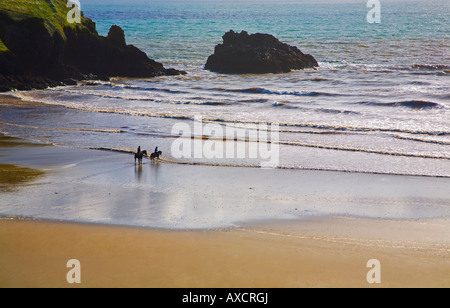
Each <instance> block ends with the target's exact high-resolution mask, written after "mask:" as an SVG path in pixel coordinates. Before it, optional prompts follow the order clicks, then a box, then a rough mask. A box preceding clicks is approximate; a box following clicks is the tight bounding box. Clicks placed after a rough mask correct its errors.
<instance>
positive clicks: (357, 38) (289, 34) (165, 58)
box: [82, 0, 450, 65]
mask: <svg viewBox="0 0 450 308" xmlns="http://www.w3.org/2000/svg"><path fill="white" fill-rule="evenodd" d="M380 3H381V23H379V24H369V23H368V22H367V20H366V15H367V13H368V12H369V10H370V8H367V6H366V2H365V1H356V2H355V1H353V3H346V2H345V1H344V2H343V1H318V2H314V1H146V0H131V1H95V0H94V1H85V3H83V2H82V8H83V10H84V14H85V16H87V17H90V18H92V19H93V20H95V21H96V23H97V28H98V31H99V33H100V34H102V35H106V34H107V33H108V30H109V28H110V26H111V24H118V25H119V26H121V27H123V28H124V30H125V32H126V35H127V37H128V42H129V43H131V44H135V45H136V46H138V47H139V48H142V49H143V50H144V51H145V52H147V53H148V54H149V55H150V56H151V57H153V58H155V59H157V60H159V61H162V62H166V63H174V64H180V65H189V64H194V65H203V64H204V62H205V58H206V57H208V55H210V54H211V53H212V52H213V50H214V46H215V45H216V44H217V43H220V41H221V36H222V35H223V34H224V33H225V32H226V31H228V30H230V29H233V30H235V31H241V30H246V31H248V32H249V33H255V32H262V33H270V34H273V35H275V36H276V37H278V38H279V39H280V40H282V41H284V42H287V43H290V44H293V45H296V46H298V47H300V48H302V50H305V51H306V52H308V53H311V54H313V55H314V56H315V57H316V58H317V59H318V60H319V61H322V62H323V61H331V62H334V61H350V62H356V63H387V62H394V63H395V64H411V63H425V62H426V64H440V63H443V62H444V61H447V62H448V60H449V59H448V57H449V54H448V47H449V46H448V44H449V41H448V39H449V34H450V32H449V31H450V28H449V27H450V26H449V25H450V3H449V2H448V1H397V2H393V1H381V2H380ZM359 44H362V45H365V46H364V47H362V48H369V49H368V50H364V49H363V50H359V49H361V47H359V46H358V45H359ZM337 47H340V48H337ZM445 47H446V48H445ZM424 49H425V50H426V51H428V52H427V53H426V54H424V53H423V50H424ZM446 50H447V51H446ZM431 51H432V52H431ZM425 55H426V58H424V56H425ZM392 57H395V61H392Z"/></svg>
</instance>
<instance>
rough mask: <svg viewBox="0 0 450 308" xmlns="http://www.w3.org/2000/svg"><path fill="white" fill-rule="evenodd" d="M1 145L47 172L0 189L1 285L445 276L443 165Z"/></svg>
mask: <svg viewBox="0 0 450 308" xmlns="http://www.w3.org/2000/svg"><path fill="white" fill-rule="evenodd" d="M1 102H2V100H0V104H1ZM2 142H3V144H2ZM8 143H9V145H8ZM0 150H1V151H0V154H1V155H0V164H7V165H12V166H19V167H27V168H33V169H36V170H39V171H41V172H44V175H42V176H41V177H39V178H36V179H33V180H32V181H30V182H27V183H22V184H20V185H13V186H14V188H15V189H14V190H13V191H10V192H0V194H1V196H2V198H1V201H0V216H1V218H0V287H194V288H195V287H250V288H255V287H275V288H279V287H281V288H284V287H363V288H364V287H449V286H450V280H449V278H448V277H450V264H449V262H448V258H449V256H450V239H449V238H448V236H446V235H448V234H449V233H450V229H449V228H450V224H449V223H448V222H449V218H450V213H449V209H448V204H449V203H448V200H449V198H450V196H449V193H448V185H449V179H447V178H437V177H417V176H403V175H386V174H365V173H347V172H334V171H315V170H283V169H270V170H263V169H258V168H243V167H241V168H235V167H233V168H230V167H218V166H198V165H197V166H193V165H183V164H168V163H164V162H162V163H150V162H147V161H145V163H144V164H143V165H142V166H140V165H135V164H134V160H133V157H132V155H130V154H126V153H115V152H106V151H95V150H87V149H77V148H67V147H59V146H51V145H48V144H43V145H42V146H36V144H33V143H32V142H28V141H27V140H22V139H18V138H9V137H4V138H1V139H0ZM20 217H24V218H20ZM26 217H29V218H26ZM30 218H32V219H30ZM73 258H75V259H78V260H80V262H81V264H82V283H81V284H80V285H72V284H68V283H67V281H66V274H67V271H68V269H67V267H66V262H67V261H68V260H69V259H73ZM370 259H378V260H380V262H381V265H382V283H381V284H379V285H378V284H374V285H372V284H368V282H367V280H366V274H367V272H368V270H369V269H368V268H367V267H366V263H367V261H368V260H370Z"/></svg>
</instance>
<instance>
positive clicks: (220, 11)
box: [0, 0, 450, 177]
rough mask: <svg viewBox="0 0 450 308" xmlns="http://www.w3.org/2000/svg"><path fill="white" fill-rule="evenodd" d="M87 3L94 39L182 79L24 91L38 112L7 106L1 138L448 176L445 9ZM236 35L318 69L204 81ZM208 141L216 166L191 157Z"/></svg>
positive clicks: (358, 4) (297, 166)
mask: <svg viewBox="0 0 450 308" xmlns="http://www.w3.org/2000/svg"><path fill="white" fill-rule="evenodd" d="M373 2H375V5H379V6H378V8H379V11H378V12H375V13H376V14H378V15H377V16H378V17H379V20H377V21H379V22H373V21H374V20H373V19H370V18H368V15H369V17H370V16H373V15H372V14H375V13H374V11H372V9H373V8H375V6H372V5H374V4H373ZM80 3H81V10H82V11H83V14H84V16H86V17H88V18H91V19H92V20H94V21H95V23H96V26H97V30H98V32H99V34H100V35H104V36H106V35H107V34H108V30H109V28H110V27H111V25H119V26H120V27H122V28H123V29H124V31H125V35H126V40H127V44H132V45H135V46H136V47H138V48H140V49H141V50H143V51H144V52H145V53H147V55H148V56H149V57H150V58H152V59H154V60H156V61H158V62H161V63H163V64H164V66H165V67H166V68H176V69H179V70H184V71H186V72H187V74H186V75H181V76H169V77H167V76H165V77H156V78H144V79H131V78H112V79H111V81H109V82H105V81H92V82H81V83H79V84H78V85H76V86H65V87H57V88H49V89H45V90H35V91H16V92H13V93H10V94H12V95H14V96H17V97H19V98H22V99H23V100H25V101H33V102H40V103H43V105H41V106H35V107H33V106H28V107H27V108H23V107H21V108H19V107H13V106H8V107H7V106H4V107H2V109H1V112H0V132H2V133H5V134H7V135H10V136H15V137H23V138H26V139H29V140H34V141H39V142H44V143H49V144H54V145H56V146H63V147H73V148H83V149H92V150H98V151H118V152H124V153H128V152H129V153H130V154H131V153H132V152H134V151H136V149H137V147H138V146H140V147H141V149H143V150H144V149H145V150H148V152H153V150H154V149H155V147H158V148H159V150H161V151H162V159H163V162H164V161H166V162H168V163H173V164H192V165H217V166H221V165H226V166H236V167H252V168H253V167H255V168H260V167H261V166H262V164H261V163H262V162H263V161H264V159H267V155H266V156H264V155H263V152H262V151H261V152H258V151H256V152H255V151H253V152H252V150H251V149H250V148H252V146H255V145H258V146H261V148H262V147H266V148H267V149H273V150H276V156H277V159H276V161H273V162H274V164H272V165H270V166H269V167H271V168H280V169H292V170H327V171H342V172H358V173H376V174H401V175H413V176H430V177H450V1H447V0H444V1H434V0H426V1H409V0H405V1H387V0H380V1H370V2H368V1H285V0H282V1H259V0H254V1H235V0H230V1H218V0H214V1H212V0H205V1H189V0H169V1H167V0H164V1H152V0H108V1H106V0H81V1H80ZM368 4H369V5H368ZM229 30H234V31H236V32H240V31H243V30H244V31H247V32H248V33H250V34H252V33H267V34H272V35H274V36H275V37H277V38H278V39H279V40H280V41H282V42H285V43H288V44H290V45H293V46H297V47H298V48H299V49H300V50H301V51H302V52H303V53H307V54H311V55H313V56H314V57H315V58H316V60H317V61H318V63H319V67H318V68H316V69H305V70H298V71H292V72H290V73H285V74H264V75H253V74H246V75H236V74H221V73H214V72H210V71H208V70H205V69H204V65H205V63H206V60H207V58H208V56H209V55H211V54H212V53H213V52H214V48H215V46H216V45H217V44H220V43H221V42H222V36H223V35H224V34H225V33H226V32H228V31H229ZM196 125H197V129H196V128H195V127H196ZM199 127H200V130H199V129H198V128H199ZM188 128H190V129H188ZM211 128H213V129H211ZM183 129H184V130H183ZM227 129H229V130H230V131H232V129H234V130H235V132H236V134H234V133H233V134H232V136H231V137H230V136H228V137H227V135H226V134H227V133H226V132H227ZM255 130H256V131H257V132H258V133H257V134H254V133H252V132H254V131H255ZM262 132H265V136H266V137H267V138H266V139H264V138H259V137H260V136H261V135H264V134H261V133H262ZM189 133H190V134H191V135H189ZM229 137H230V138H229ZM207 142H209V143H208V144H207V146H209V147H212V148H213V149H214V151H215V152H214V153H216V154H217V155H209V154H211V153H209V154H208V155H207V154H205V152H202V151H197V152H196V146H197V147H198V146H201V147H203V146H205V144H206V143H207ZM189 144H191V145H192V147H190V146H189ZM230 144H231V146H230V147H229V148H227V147H228V145H230ZM239 145H243V147H239ZM231 147H233V148H231ZM255 148H256V149H258V147H253V148H252V149H253V150H254V149H255ZM210 149H211V148H210ZM221 151H222V153H223V155H219V154H220V152H221ZM239 151H240V152H239ZM180 153H182V154H183V153H184V154H183V155H181V154H180ZM255 153H256V155H254V154H255ZM270 153H271V154H273V155H275V152H274V151H272V152H270ZM228 154H229V155H228ZM234 154H235V155H234ZM266 154H267V153H266ZM130 159H132V158H131V157H130ZM266 167H267V165H266Z"/></svg>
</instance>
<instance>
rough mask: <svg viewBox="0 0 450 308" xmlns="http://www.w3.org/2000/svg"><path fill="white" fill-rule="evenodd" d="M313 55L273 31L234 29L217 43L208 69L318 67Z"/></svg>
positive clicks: (283, 70) (241, 70)
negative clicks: (282, 40)
mask: <svg viewBox="0 0 450 308" xmlns="http://www.w3.org/2000/svg"><path fill="white" fill-rule="evenodd" d="M318 66H319V64H318V63H317V61H316V60H315V59H314V57H313V56H311V55H308V54H304V53H302V52H301V51H300V50H299V49H298V48H297V47H294V46H290V45H288V44H285V43H282V42H280V41H279V40H278V39H277V38H275V37H274V36H272V35H270V34H261V33H257V34H251V35H249V34H248V33H247V32H245V31H242V32H241V33H237V32H234V31H233V30H231V31H230V32H227V33H226V34H225V35H224V36H223V44H219V45H217V46H216V48H215V51H214V54H213V55H211V56H210V57H209V58H208V60H207V62H206V65H205V69H207V70H210V71H213V72H220V73H237V74H246V73H252V74H266V73H288V72H290V71H291V70H299V69H305V68H314V67H318Z"/></svg>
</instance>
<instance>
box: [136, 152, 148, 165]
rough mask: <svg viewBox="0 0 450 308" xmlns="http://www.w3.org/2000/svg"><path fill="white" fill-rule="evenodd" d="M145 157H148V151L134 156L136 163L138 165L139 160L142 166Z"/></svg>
mask: <svg viewBox="0 0 450 308" xmlns="http://www.w3.org/2000/svg"><path fill="white" fill-rule="evenodd" d="M144 155H145V156H147V151H142V152H137V153H136V154H134V163H136V160H138V161H139V163H140V164H141V163H142V158H143V157H144Z"/></svg>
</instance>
